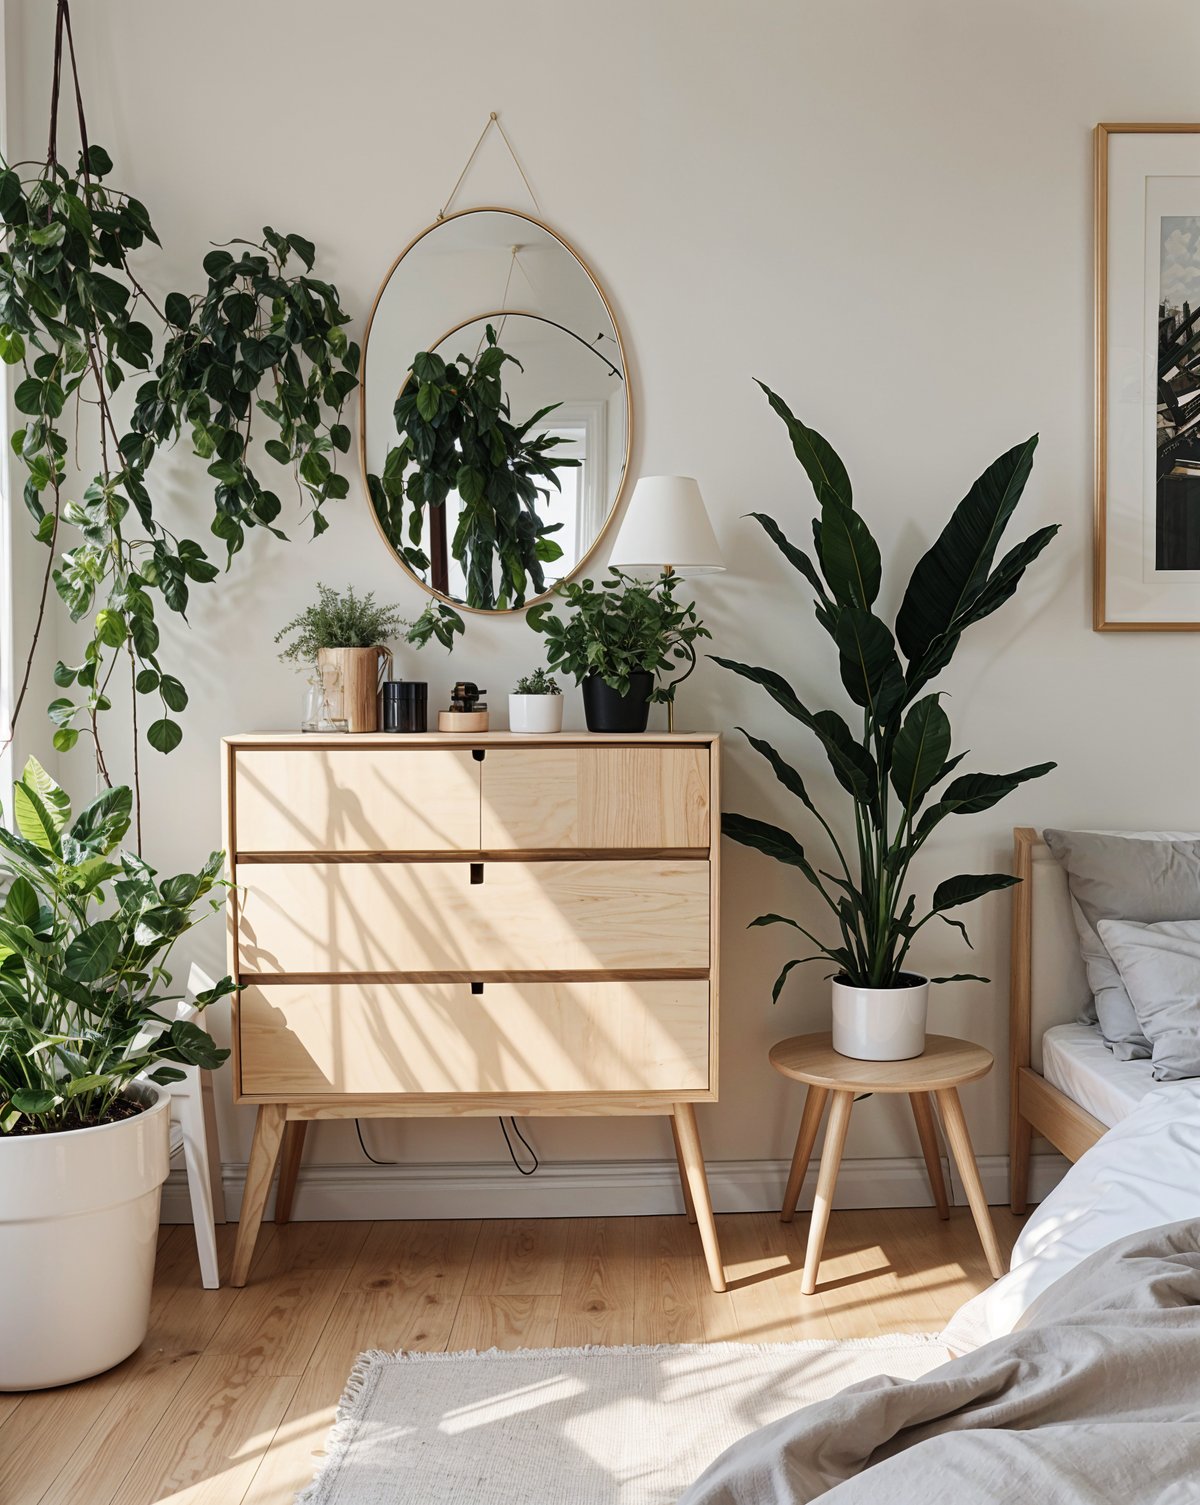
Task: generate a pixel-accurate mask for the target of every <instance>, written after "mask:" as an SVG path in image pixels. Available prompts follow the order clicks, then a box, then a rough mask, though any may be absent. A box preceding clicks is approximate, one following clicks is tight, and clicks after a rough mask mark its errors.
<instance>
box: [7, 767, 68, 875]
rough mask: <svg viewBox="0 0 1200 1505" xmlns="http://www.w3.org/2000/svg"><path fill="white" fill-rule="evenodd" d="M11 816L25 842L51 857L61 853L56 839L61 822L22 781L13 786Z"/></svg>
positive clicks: (57, 838)
mask: <svg viewBox="0 0 1200 1505" xmlns="http://www.w3.org/2000/svg"><path fill="white" fill-rule="evenodd" d="M13 815H14V817H15V819H16V822H17V830H18V831H19V832H20V833H21V835H22V836H23V837H24V838H25V840H26V841H28V842H30V843H31V844H32V845H33V846H35V847H38V848H40V849H41V850H42V851H43V852H46V853H48V854H50V855H52V856H55V857H57V856H58V855H59V854H60V853H61V851H62V846H61V844H60V842H59V837H58V833H59V830H60V828H61V822H60V821H59V819H58V817H57V813H52V812H51V811H50V810H49V809H48V808H47V807H46V805H45V803H44V802H43V800H42V798H41V796H40V795H39V794H38V793H37V792H36V791H35V790H33V789H31V788H30V787H29V785H28V784H26V783H25V781H24V780H23V779H19V780H18V781H17V782H16V783H15V784H14V785H13Z"/></svg>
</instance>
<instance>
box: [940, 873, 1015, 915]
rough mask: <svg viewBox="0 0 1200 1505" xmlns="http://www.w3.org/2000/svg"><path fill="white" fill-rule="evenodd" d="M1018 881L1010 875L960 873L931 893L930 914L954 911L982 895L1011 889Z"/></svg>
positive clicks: (947, 879)
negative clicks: (946, 910) (948, 910)
mask: <svg viewBox="0 0 1200 1505" xmlns="http://www.w3.org/2000/svg"><path fill="white" fill-rule="evenodd" d="M1020 881H1021V880H1020V879H1019V878H1014V877H1013V876H1012V875H1011V873H961V874H960V875H959V876H958V877H957V878H946V879H945V880H943V882H941V883H939V884H938V886H937V887H936V888H935V889H934V891H933V904H932V912H933V913H934V914H940V913H941V911H942V910H943V909H956V908H957V907H958V906H959V905H960V904H971V903H973V902H974V900H976V899H981V898H982V897H983V896H984V894H991V893H995V892H996V891H997V890H998V889H1002V888H1011V887H1012V886H1013V884H1014V883H1019V882H1020Z"/></svg>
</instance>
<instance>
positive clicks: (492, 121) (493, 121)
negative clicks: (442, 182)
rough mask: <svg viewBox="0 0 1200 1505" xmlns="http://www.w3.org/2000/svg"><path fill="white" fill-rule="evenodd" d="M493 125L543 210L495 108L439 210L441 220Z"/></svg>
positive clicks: (537, 206) (533, 197)
mask: <svg viewBox="0 0 1200 1505" xmlns="http://www.w3.org/2000/svg"><path fill="white" fill-rule="evenodd" d="M493 126H495V127H496V129H497V130H498V131H499V132H500V139H501V140H502V141H503V142H504V144H505V146H506V147H507V148H508V155H509V156H510V157H511V158H512V159H513V165H514V166H515V167H516V169H517V171H518V172H519V173H520V174H521V182H522V183H524V184H525V189H526V192H527V193H528V194H529V197H530V198H531V199H532V200H533V207H534V208H535V209H536V210H537V212H538V213H539V214H541V212H542V206H541V205H540V204H539V203H538V196H537V194H536V193H534V191H533V184H532V183H531V182H530V181H529V179H528V178H527V177H526V176H525V169H524V168H523V167H522V166H521V159H520V158H519V157H518V156H517V154H516V152H515V151H514V150H513V144H512V142H511V141H510V140H509V139H508V133H507V132H506V131H505V129H504V127H503V126H502V125H501V124H500V116H499V115H498V114H497V113H496V111H495V110H493V111H492V112H491V113H490V114H489V115H488V118H487V123H486V124H485V126H484V128H483V130H481V131H480V133H479V140H478V141H477V142H476V143H475V145H474V146H473V147H472V149H471V155H470V156H469V157H468V158H467V162H466V166H465V167H464V168H463V170H462V172H460V173H459V175H458V178H457V180H456V181H455V184H454V187H453V188H452V189H451V190H450V197H449V198H448V199H447V200H446V202H445V203H444V204H443V205H442V207H441V208H440V209H439V210H438V216H437V217H438V219H439V220H443V219H445V218H446V213H447V211H448V210H449V208H450V205H451V204H453V202H454V198H455V195H456V194H457V193H458V190H459V189H460V188H461V187H462V185H463V179H464V178H465V177H466V175H467V174H468V173H469V172H470V171H471V163H472V162H474V160H475V158H476V156H477V155H478V154H479V148H480V147H481V146H482V145H483V140H484V137H485V136H486V135H487V133H488V132H489V131H490V130H491V128H492V127H493Z"/></svg>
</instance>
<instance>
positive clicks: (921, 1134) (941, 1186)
mask: <svg viewBox="0 0 1200 1505" xmlns="http://www.w3.org/2000/svg"><path fill="white" fill-rule="evenodd" d="M908 1100H909V1102H910V1103H912V1110H913V1117H914V1118H915V1119H916V1121H917V1138H918V1139H919V1140H920V1141H921V1153H922V1155H924V1156H925V1169H926V1170H927V1171H928V1172H929V1189H930V1191H931V1192H932V1193H933V1201H934V1205H935V1206H936V1207H937V1210H938V1217H939V1218H948V1217H949V1216H950V1199H949V1198H948V1197H947V1196H946V1178H945V1177H944V1176H943V1175H942V1152H941V1150H940V1148H939V1147H938V1139H937V1126H936V1125H935V1124H934V1121H933V1104H932V1103H931V1102H930V1101H929V1094H928V1092H910V1093H909V1094H908Z"/></svg>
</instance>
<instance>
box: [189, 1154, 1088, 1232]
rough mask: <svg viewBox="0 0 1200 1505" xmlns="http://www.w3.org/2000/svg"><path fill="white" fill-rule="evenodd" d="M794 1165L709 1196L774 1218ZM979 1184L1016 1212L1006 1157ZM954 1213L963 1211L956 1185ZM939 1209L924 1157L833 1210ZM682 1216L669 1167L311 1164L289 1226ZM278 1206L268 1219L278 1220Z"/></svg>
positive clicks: (1039, 1191)
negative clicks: (521, 1170) (528, 1171)
mask: <svg viewBox="0 0 1200 1505" xmlns="http://www.w3.org/2000/svg"><path fill="white" fill-rule="evenodd" d="M1066 1168H1067V1162H1066V1161H1065V1160H1064V1159H1063V1158H1062V1156H1060V1155H1035V1156H1034V1157H1033V1171H1032V1176H1031V1184H1030V1199H1031V1201H1034V1202H1040V1201H1041V1200H1042V1198H1043V1197H1044V1196H1046V1194H1047V1193H1048V1192H1049V1191H1050V1190H1051V1189H1052V1188H1053V1187H1054V1186H1055V1185H1056V1184H1057V1183H1058V1181H1059V1180H1060V1179H1061V1177H1062V1175H1063V1174H1064V1172H1065V1171H1066ZM787 1172H788V1162H787V1161H786V1160H710V1161H709V1162H708V1185H709V1190H710V1193H711V1195H712V1201H713V1207H714V1209H715V1210H716V1211H717V1212H770V1211H773V1210H774V1209H776V1208H777V1207H778V1206H779V1203H780V1201H781V1200H782V1198H783V1188H784V1183H785V1182H786V1180H787ZM979 1173H980V1176H981V1178H982V1181H983V1186H984V1190H985V1191H986V1193H987V1197H988V1201H989V1202H991V1203H993V1204H994V1205H999V1204H1001V1203H1005V1202H1007V1201H1008V1156H1007V1155H985V1156H983V1157H982V1158H981V1159H980V1161H979ZM223 1180H224V1185H225V1206H226V1212H227V1214H228V1216H229V1218H230V1219H231V1220H233V1219H236V1218H237V1215H238V1211H239V1209H240V1207H241V1202H242V1188H243V1186H244V1184H245V1180H246V1167H245V1166H244V1165H226V1166H225V1167H224V1171H223ZM815 1187H816V1167H815V1165H814V1166H812V1167H810V1168H809V1173H808V1177H807V1179H806V1181H805V1183H804V1191H803V1193H802V1195H801V1198H800V1206H801V1208H808V1207H810V1206H811V1205H812V1197H813V1191H814V1189H815ZM951 1187H952V1196H953V1199H954V1201H955V1204H956V1205H959V1206H962V1205H964V1204H965V1201H966V1198H965V1197H964V1196H963V1191H962V1186H961V1183H960V1182H959V1180H958V1177H957V1175H956V1174H952V1176H951ZM932 1203H933V1199H932V1197H931V1195H930V1192H929V1182H928V1180H927V1179H926V1175H925V1163H924V1161H923V1160H921V1159H919V1158H918V1157H916V1156H913V1157H911V1158H901V1159H895V1160H847V1161H846V1162H845V1163H844V1164H843V1165H842V1168H841V1173H840V1175H839V1176H838V1184H837V1195H836V1197H835V1199H834V1206H835V1207H929V1206H932ZM682 1211H683V1198H682V1195H681V1193H680V1190H679V1171H678V1169H677V1168H676V1165H675V1162H674V1161H673V1160H583V1161H566V1162H559V1163H556V1164H550V1165H547V1164H543V1165H542V1167H541V1168H540V1170H538V1171H537V1172H536V1173H535V1174H534V1175H532V1176H520V1175H518V1174H517V1172H516V1171H515V1170H514V1169H513V1168H512V1167H511V1166H509V1165H508V1164H507V1163H505V1164H500V1163H498V1162H492V1161H476V1162H468V1163H465V1164H449V1165H444V1164H437V1163H433V1164H431V1163H424V1164H412V1165H395V1166H392V1165H388V1166H376V1165H312V1166H306V1167H305V1168H304V1169H303V1170H301V1172H300V1177H299V1180H298V1182H297V1184H296V1200H295V1205H294V1208H293V1217H294V1218H295V1219H296V1221H298V1222H320V1221H353V1220H356V1219H364V1220H373V1219H379V1220H380V1221H390V1220H393V1219H405V1218H512V1217H520V1218H575V1217H622V1216H644V1215H648V1214H654V1213H677V1212H682ZM270 1214H271V1210H270V1207H268V1209H267V1216H268V1217H270ZM162 1220H163V1222H164V1223H190V1222H191V1209H190V1207H189V1205H188V1193H187V1181H186V1179H185V1175H184V1172H183V1171H182V1170H173V1171H172V1172H171V1175H170V1177H169V1179H168V1181H167V1184H166V1186H165V1187H164V1188H163V1200H162Z"/></svg>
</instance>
